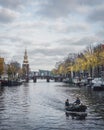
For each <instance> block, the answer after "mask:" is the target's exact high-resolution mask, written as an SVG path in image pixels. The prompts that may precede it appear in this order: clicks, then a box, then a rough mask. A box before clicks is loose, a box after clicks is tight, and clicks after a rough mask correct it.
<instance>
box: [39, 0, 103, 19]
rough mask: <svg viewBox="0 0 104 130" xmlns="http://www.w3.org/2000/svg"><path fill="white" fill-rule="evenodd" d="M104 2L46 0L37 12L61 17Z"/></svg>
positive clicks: (92, 0)
mask: <svg viewBox="0 0 104 130" xmlns="http://www.w3.org/2000/svg"><path fill="white" fill-rule="evenodd" d="M102 4H104V1H103V0H44V2H41V3H40V10H38V11H37V13H39V14H40V15H43V16H46V17H48V18H59V17H66V16H69V14H71V13H72V12H73V13H81V12H79V11H78V10H77V9H78V8H81V7H82V8H83V7H84V6H85V7H90V8H92V7H95V6H98V5H102ZM83 9H84V8H83ZM88 9H89V8H88ZM82 11H83V10H82Z"/></svg>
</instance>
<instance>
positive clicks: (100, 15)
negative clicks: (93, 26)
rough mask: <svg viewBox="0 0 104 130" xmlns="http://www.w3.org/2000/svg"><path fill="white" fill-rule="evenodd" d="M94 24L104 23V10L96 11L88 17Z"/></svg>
mask: <svg viewBox="0 0 104 130" xmlns="http://www.w3.org/2000/svg"><path fill="white" fill-rule="evenodd" d="M88 20H90V21H92V22H104V8H98V9H95V10H94V11H93V12H92V13H91V14H90V15H89V17H88Z"/></svg>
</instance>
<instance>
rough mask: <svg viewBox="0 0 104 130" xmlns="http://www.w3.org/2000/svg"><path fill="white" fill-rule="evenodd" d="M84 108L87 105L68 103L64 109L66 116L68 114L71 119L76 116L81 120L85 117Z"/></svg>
mask: <svg viewBox="0 0 104 130" xmlns="http://www.w3.org/2000/svg"><path fill="white" fill-rule="evenodd" d="M86 109H87V106H85V105H83V104H80V105H76V104H70V106H68V107H66V108H65V110H66V112H65V114H66V116H67V117H68V116H69V115H70V116H71V117H72V119H74V118H76V119H81V120H82V119H85V118H86V116H87V113H86Z"/></svg>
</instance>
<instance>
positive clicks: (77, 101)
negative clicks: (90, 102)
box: [74, 97, 81, 105]
mask: <svg viewBox="0 0 104 130" xmlns="http://www.w3.org/2000/svg"><path fill="white" fill-rule="evenodd" d="M74 104H76V105H79V104H81V101H80V99H79V97H77V98H76V101H75V102H74Z"/></svg>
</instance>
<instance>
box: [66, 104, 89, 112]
mask: <svg viewBox="0 0 104 130" xmlns="http://www.w3.org/2000/svg"><path fill="white" fill-rule="evenodd" d="M65 109H66V111H71V112H85V111H86V109H87V106H85V105H83V104H79V105H77V104H70V105H69V106H68V107H66V108H65Z"/></svg>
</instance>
